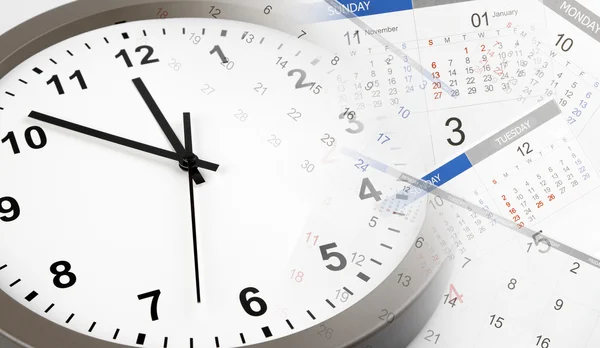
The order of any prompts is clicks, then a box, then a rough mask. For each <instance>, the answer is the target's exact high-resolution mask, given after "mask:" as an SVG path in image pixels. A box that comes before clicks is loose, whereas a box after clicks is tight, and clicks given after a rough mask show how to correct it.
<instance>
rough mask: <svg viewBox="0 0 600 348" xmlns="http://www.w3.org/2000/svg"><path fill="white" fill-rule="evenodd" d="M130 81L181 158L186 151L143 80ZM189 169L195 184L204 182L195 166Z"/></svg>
mask: <svg viewBox="0 0 600 348" xmlns="http://www.w3.org/2000/svg"><path fill="white" fill-rule="evenodd" d="M132 81H133V84H134V85H135V88H136V89H137V90H138V92H139V93H140V95H141V96H142V99H144V102H145V103H146V106H148V109H150V112H151V113H152V116H154V118H155V119H156V122H158V125H159V126H160V128H161V129H162V131H163V133H164V134H165V136H166V137H167V139H168V140H169V142H170V143H171V146H173V149H174V150H175V152H177V154H178V155H180V156H181V158H183V157H184V156H185V154H186V151H185V149H184V148H183V145H182V144H181V141H179V138H177V135H176V134H175V132H174V131H173V128H171V125H170V124H169V122H168V121H167V119H166V118H165V115H163V113H162V111H160V108H159V107H158V105H157V104H156V101H155V100H154V98H152V95H151V94H150V91H148V88H147V87H146V84H144V81H142V79H141V78H139V77H137V78H135V79H133V80H132ZM182 168H183V167H182ZM189 170H190V171H191V172H192V174H193V178H194V181H195V182H196V184H201V183H203V182H204V178H203V177H202V174H200V172H199V171H198V168H196V166H194V167H192V168H191V169H189ZM215 170H216V169H215Z"/></svg>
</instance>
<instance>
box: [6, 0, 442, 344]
mask: <svg viewBox="0 0 600 348" xmlns="http://www.w3.org/2000/svg"><path fill="white" fill-rule="evenodd" d="M233 1H235V0H233ZM280 1H281V0H279V1H273V2H275V3H278V4H277V5H278V6H280V7H279V8H283V7H284V5H283V2H280ZM238 2H239V3H240V4H234V3H231V2H230V3H215V2H210V3H209V2H207V1H204V0H195V1H180V0H163V1H152V0H102V1H87V0H79V1H74V2H71V3H68V4H66V5H63V6H61V7H58V8H55V9H53V10H51V11H48V12H46V13H43V14H41V15H39V16H37V17H34V18H32V19H30V20H28V21H26V22H25V23H22V24H21V25H19V26H17V27H15V28H13V29H11V30H10V31H8V32H6V33H5V34H3V35H1V36H0V47H2V48H3V49H2V51H0V78H2V77H4V76H5V75H6V74H7V73H8V72H10V71H11V70H12V69H13V68H15V67H16V66H17V65H19V64H21V63H22V62H23V61H25V60H26V59H28V58H29V57H31V56H32V55H34V54H36V53H38V52H40V51H42V50H44V49H46V48H48V47H50V46H52V45H54V44H56V43H58V42H60V41H63V40H65V39H67V38H69V37H73V36H75V35H78V34H81V33H84V32H87V31H90V30H94V29H97V28H101V27H105V26H110V25H114V24H115V23H116V22H119V21H123V20H127V21H135V20H144V19H151V18H156V17H155V16H156V13H155V11H156V8H159V7H163V8H169V13H170V15H169V17H170V18H173V17H193V18H210V17H208V12H209V10H208V9H209V8H210V6H212V5H217V4H218V6H220V8H221V9H222V10H223V12H222V13H223V15H222V16H221V17H220V18H225V19H234V20H241V21H245V22H250V23H256V24H260V25H264V26H268V27H270V28H273V29H277V30H280V31H284V32H288V33H298V32H300V29H299V28H300V26H297V25H295V24H294V23H293V21H292V20H288V19H287V18H286V17H282V16H284V15H277V14H272V15H270V16H265V15H264V14H263V11H262V9H258V8H257V9H252V8H248V6H247V5H248V4H249V3H247V2H243V1H241V0H240V1H238ZM274 7H275V6H274ZM282 18H286V19H285V20H282ZM422 233H425V234H426V233H427V232H426V231H422ZM431 238H434V237H433V236H431ZM406 270H415V272H417V271H421V270H420V262H419V261H418V260H417V257H416V249H414V248H413V249H411V252H409V254H408V255H407V256H406V257H405V259H404V260H403V261H402V262H401V263H400V264H399V265H398V267H397V269H396V270H395V271H394V272H392V273H391V274H390V276H389V277H388V278H387V279H386V280H385V281H383V282H382V283H381V284H380V285H379V286H378V287H377V288H376V289H375V290H374V291H372V292H371V293H370V294H368V295H367V296H366V297H365V298H363V299H362V300H360V301H359V302H357V303H356V304H354V305H353V306H351V307H350V308H348V309H346V310H344V311H342V312H340V313H339V314H337V315H336V316H334V317H332V318H331V319H329V320H326V321H324V322H321V323H319V324H318V325H315V326H313V327H311V328H308V329H306V330H303V331H298V332H296V333H294V334H291V335H288V336H284V337H281V338H278V339H274V340H272V341H267V342H264V343H260V344H256V345H251V346H249V347H256V348H275V347H288V348H305V347H324V348H325V347H332V348H333V347H336V348H337V347H353V346H358V345H359V344H360V347H361V348H362V347H369V346H371V347H374V348H384V347H386V348H387V347H390V348H391V347H394V348H398V347H404V346H406V345H408V344H409V343H410V341H412V339H413V338H414V337H415V336H416V335H417V334H418V332H419V331H420V330H421V329H422V327H423V326H424V325H425V323H426V322H427V320H428V319H429V317H430V316H431V314H432V313H433V311H434V310H435V308H436V307H437V305H438V303H439V299H440V298H441V294H442V293H443V290H442V289H444V287H445V286H446V285H447V279H448V277H449V273H450V266H449V265H448V262H447V261H446V262H443V263H442V265H441V266H440V267H438V268H436V269H435V271H434V272H433V273H432V274H430V275H429V276H426V277H424V278H421V283H420V284H419V283H417V282H416V281H415V286H413V287H412V289H411V290H410V291H406V293H403V294H400V296H397V297H395V296H390V295H389V294H390V293H391V292H393V291H398V285H397V282H396V278H397V277H396V274H397V273H399V272H405V271H406ZM397 271H398V272H397ZM391 301H393V303H390V302H391ZM0 308H1V310H0V335H4V336H6V337H8V338H9V339H11V340H12V341H14V342H15V343H17V344H19V345H21V346H24V347H36V348H43V347H65V348H69V347H89V348H95V347H97V348H112V347H114V348H118V347H125V346H123V345H120V344H115V343H111V342H108V341H103V340H100V339H96V338H93V337H91V336H87V335H84V334H81V333H78V332H75V331H73V330H70V329H68V328H66V327H63V326H60V325H58V324H55V323H54V322H51V321H50V320H47V319H45V318H44V317H42V316H40V315H38V314H36V313H34V312H33V311H31V310H29V309H28V308H27V307H25V306H23V305H21V304H20V303H18V302H16V301H15V300H13V299H12V298H11V297H10V296H8V295H7V294H6V293H5V292H3V291H0ZM382 308H387V309H391V308H395V310H391V311H393V312H394V313H395V320H394V321H393V322H392V323H386V322H381V323H379V325H375V326H373V325H369V326H368V327H365V325H364V324H363V323H361V322H362V321H363V320H362V319H363V318H364V316H365V314H366V313H369V314H375V313H377V312H378V311H380V310H381V309H382ZM320 325H326V326H327V327H332V328H336V335H335V336H334V338H332V339H329V340H325V339H324V338H323V337H322V336H319V335H318V334H317V331H318V330H319V326H320ZM340 337H341V338H340Z"/></svg>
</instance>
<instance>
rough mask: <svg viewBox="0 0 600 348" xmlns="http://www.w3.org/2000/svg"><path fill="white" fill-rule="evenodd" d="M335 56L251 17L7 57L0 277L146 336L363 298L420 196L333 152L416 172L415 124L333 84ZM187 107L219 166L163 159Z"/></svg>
mask: <svg viewBox="0 0 600 348" xmlns="http://www.w3.org/2000/svg"><path fill="white" fill-rule="evenodd" d="M338 61H339V58H338V57H336V56H335V54H333V53H329V52H326V51H324V50H321V49H319V48H317V47H314V46H312V45H309V44H308V43H306V42H303V41H302V40H301V39H298V38H297V37H292V36H289V35H286V34H283V33H280V32H276V31H273V30H270V29H267V28H264V27H260V26H256V25H251V24H247V23H241V22H234V21H225V20H206V19H204V20H203V19H165V20H150V21H141V22H132V23H125V24H121V25H116V26H111V27H108V28H103V29H99V30H95V31H92V32H88V33H85V34H82V35H79V36H76V37H74V38H71V39H69V40H66V41H64V42H61V43H59V44H57V45H55V46H53V47H51V48H49V49H47V50H45V51H43V52H41V53H39V54H37V55H35V56H34V57H32V58H31V59H29V60H27V61H25V62H24V63H22V64H21V65H20V66H18V67H17V68H16V69H14V70H13V71H12V72H10V73H9V74H8V75H6V76H5V77H4V78H3V79H2V80H0V92H1V93H2V94H3V95H2V96H0V137H1V138H2V143H0V161H1V163H2V164H1V165H2V168H3V169H2V171H0V203H1V206H0V207H1V209H0V220H1V221H0V289H1V290H2V291H5V292H7V293H8V294H9V295H10V296H12V297H13V298H14V299H15V300H17V301H19V302H21V303H22V304H24V305H25V306H27V307H28V308H30V309H31V310H33V311H35V312H36V313H38V314H39V315H41V316H43V317H46V318H48V319H50V320H52V321H55V322H57V323H59V324H61V325H63V326H65V327H67V328H70V329H72V330H75V331H78V332H82V333H84V334H87V335H91V336H94V337H97V338H100V339H103V340H107V341H111V342H116V343H121V344H125V345H137V346H149V347H171V346H172V347H184V346H197V347H234V346H240V345H243V344H254V343H260V342H263V341H266V340H272V339H275V338H278V337H283V336H287V335H290V334H294V333H295V332H298V331H301V330H303V329H306V328H308V327H311V326H314V325H316V324H318V323H319V322H322V321H324V320H326V319H328V318H331V317H333V316H335V315H337V314H339V313H340V312H341V311H343V310H344V309H345V308H348V307H349V306H351V305H352V304H354V303H356V302H357V301H359V300H360V299H361V298H363V297H364V296H365V295H367V294H368V293H369V292H370V291H372V290H373V289H375V288H376V287H377V286H378V285H379V284H380V282H382V281H383V280H384V279H385V278H386V277H387V276H388V275H389V274H390V272H391V271H392V270H393V269H394V268H395V267H396V266H397V265H398V263H399V262H400V261H401V260H402V258H403V256H404V255H405V254H406V252H407V251H408V249H409V248H410V246H411V245H412V243H413V242H414V240H415V238H416V234H417V232H418V231H419V228H420V223H421V222H422V220H423V210H424V206H423V205H422V202H420V201H419V202H416V203H414V204H411V205H410V206H408V207H406V206H405V203H406V202H409V201H410V199H408V197H406V195H402V194H397V192H399V191H402V190H404V183H402V182H398V181H396V180H395V179H394V178H393V177H390V176H388V175H386V174H384V173H382V172H380V171H379V170H375V169H372V168H369V166H368V165H365V164H364V162H363V163H361V161H360V160H359V161H354V159H351V157H349V156H344V155H343V154H341V153H340V150H342V149H354V150H356V151H360V152H361V153H364V154H365V155H367V156H369V157H371V158H376V159H379V160H381V161H382V162H388V163H390V162H391V163H399V165H401V166H402V169H403V170H405V171H407V172H419V171H422V168H420V167H419V166H418V165H417V164H416V162H418V161H416V160H417V159H418V158H419V156H418V154H414V155H410V154H408V153H407V146H405V145H406V144H408V143H410V139H408V138H409V137H410V136H411V135H410V134H404V133H400V132H399V133H393V134H392V133H381V132H380V129H385V128H382V127H381V123H377V122H372V123H371V122H370V119H369V117H368V115H366V114H360V113H355V112H354V111H353V110H349V109H345V108H343V107H340V106H339V105H338V104H337V101H336V100H335V99H332V97H331V95H334V94H335V93H329V90H328V89H329V88H331V86H330V84H329V83H328V81H329V79H330V78H331V80H334V79H335V78H336V77H335V76H336V75H337V74H338V71H336V66H337V65H338ZM331 85H333V86H337V85H336V84H331ZM333 88H335V87H333ZM159 109H160V111H158V114H161V115H163V116H164V118H165V120H164V122H162V121H161V120H160V117H159V116H157V112H156V111H157V110H159ZM186 114H187V115H189V119H190V122H191V135H192V137H191V145H192V146H193V152H194V153H195V154H196V155H197V156H198V157H199V158H200V159H202V160H203V161H207V162H210V163H214V164H218V169H217V168H214V167H213V168H211V165H208V164H207V163H205V162H203V163H202V164H201V165H200V166H199V168H197V169H198V171H199V174H200V175H201V176H202V179H203V180H200V179H199V177H198V176H196V177H195V179H196V181H197V182H196V183H198V184H197V185H196V183H194V182H192V183H191V184H190V179H189V176H188V173H187V172H186V171H185V170H182V168H181V167H180V165H179V163H178V162H180V160H182V158H183V156H182V153H181V151H182V149H183V147H186V148H187V147H188V145H189V144H187V141H186V140H187V139H186V135H185V134H184V133H185V132H184V128H185V127H184V123H185V122H184V115H186ZM157 121H159V122H157ZM161 122H162V123H161ZM390 122H395V121H394V120H391V121H390ZM165 126H166V127H167V128H172V129H173V131H174V133H175V135H176V138H175V140H176V141H175V143H177V142H179V145H178V146H174V147H173V137H172V136H171V139H168V138H169V135H168V134H167V136H165V135H166V133H165V132H164V131H163V128H165ZM370 126H371V127H370ZM380 127H381V128H380ZM406 127H407V129H409V127H410V126H409V125H407V126H406ZM167 133H168V132H167ZM124 139H128V140H129V141H127V140H124ZM184 144H185V145H184ZM136 147H137V149H135V148H136ZM178 147H179V148H178ZM159 149H161V150H159ZM138 150H146V151H145V152H144V151H138ZM151 152H154V154H153V153H151ZM157 154H158V156H157ZM197 163H198V162H197ZM184 167H185V166H184ZM207 168H208V169H207ZM210 169H212V170H210ZM215 169H216V170H215ZM201 181H204V182H201ZM190 188H191V191H192V192H193V193H192V194H193V200H194V208H195V209H193V208H192V207H191V202H190V201H191V197H190ZM192 209H193V210H192ZM192 216H193V219H192ZM192 221H194V223H195V232H196V233H195V238H194V237H193V236H194V233H193V229H194V227H193V226H192ZM194 239H195V242H196V243H194ZM194 246H195V247H194ZM196 255H197V257H195V256H196ZM196 259H197V260H196ZM404 281H405V282H406V281H407V280H406V279H404ZM408 281H410V280H408Z"/></svg>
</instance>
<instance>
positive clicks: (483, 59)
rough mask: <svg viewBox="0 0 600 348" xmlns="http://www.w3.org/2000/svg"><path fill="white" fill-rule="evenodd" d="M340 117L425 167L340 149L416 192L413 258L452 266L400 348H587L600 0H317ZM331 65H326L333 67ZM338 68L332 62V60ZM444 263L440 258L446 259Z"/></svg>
mask: <svg viewBox="0 0 600 348" xmlns="http://www.w3.org/2000/svg"><path fill="white" fill-rule="evenodd" d="M311 6H314V7H318V8H319V10H318V11H317V13H318V14H319V15H318V16H316V19H315V21H314V23H311V24H310V26H311V28H313V30H318V31H319V32H320V33H322V35H321V39H322V42H326V43H327V44H328V45H329V46H330V47H331V50H332V51H333V52H335V58H334V59H339V61H340V62H349V63H348V64H347V66H348V67H350V68H348V70H347V71H345V72H342V70H341V69H340V70H338V71H337V72H336V74H337V75H336V76H332V78H335V79H336V84H337V87H338V89H337V91H336V92H337V101H336V102H337V103H338V104H339V107H340V113H341V114H344V112H345V113H349V112H351V113H352V115H353V116H355V117H357V118H370V119H375V120H377V121H378V122H379V123H378V124H379V125H380V126H379V129H378V132H377V134H378V136H380V137H384V136H392V135H393V136H404V137H405V138H406V139H410V143H411V145H412V146H411V149H412V150H413V151H414V152H415V153H417V154H418V155H419V156H420V157H421V158H423V159H424V160H425V169H424V171H423V172H407V171H406V170H405V166H406V163H403V162H405V161H403V160H402V158H378V157H376V156H372V155H371V153H372V152H370V151H369V149H368V148H363V149H360V148H352V149H350V148H345V149H343V150H342V153H343V154H344V155H346V156H349V157H351V158H353V159H354V160H355V161H358V163H362V164H363V167H361V168H362V169H363V170H364V171H380V172H384V173H387V174H389V175H391V176H394V177H397V178H398V180H400V181H406V186H405V190H404V191H401V192H396V193H395V194H391V195H390V196H388V197H386V198H385V199H383V200H382V201H381V202H379V209H381V210H382V211H383V210H387V211H392V212H393V213H395V214H397V216H398V218H399V219H403V218H405V219H407V218H409V217H408V216H410V214H411V210H410V209H411V202H412V201H413V200H416V199H417V198H419V197H422V196H423V195H428V205H427V221H426V222H425V225H424V228H426V229H428V230H429V231H430V235H432V236H435V237H430V238H429V239H428V240H425V241H424V245H425V248H424V250H425V251H424V255H425V258H426V259H427V261H429V262H433V263H436V262H437V263H439V262H450V263H452V265H453V266H452V267H453V269H454V271H453V274H452V276H451V280H450V283H449V284H448V285H447V292H446V293H445V294H443V296H442V297H441V298H440V299H439V304H438V308H437V310H436V312H435V314H434V316H433V317H432V318H431V319H430V321H429V322H428V324H427V325H426V327H425V328H424V329H423V330H422V332H421V333H420V334H419V335H418V336H417V338H415V340H414V341H413V342H412V344H411V345H410V347H415V348H427V347H444V348H446V347H452V348H453V347H456V348H463V347H478V348H479V347H481V348H484V347H485V348H488V347H531V348H535V347H541V348H555V347H569V348H571V347H581V348H583V347H588V348H592V347H594V348H597V347H600V325H598V324H600V280H598V279H600V278H599V277H600V261H599V259H600V234H599V233H597V231H596V226H595V225H596V224H595V220H594V217H595V216H596V215H597V213H596V211H597V210H598V209H597V208H598V207H600V205H599V204H598V203H597V202H598V201H599V200H600V191H599V190H598V187H599V186H600V176H599V173H598V171H597V169H596V168H598V166H599V165H600V144H599V141H598V140H597V139H598V134H600V123H599V122H600V121H599V115H598V113H597V111H598V108H599V107H600V80H599V79H598V78H600V65H598V64H597V57H599V56H600V16H598V14H597V13H600V3H597V2H593V1H591V0H587V1H584V0H581V2H576V1H570V0H545V1H536V0H521V1H512V0H509V1H485V0H481V1H425V0H422V1H421V0H414V1H406V0H399V1H383V0H379V1H375V0H371V1H340V2H337V1H329V0H327V1H325V2H321V3H318V4H317V3H315V4H312V5H311ZM332 63H333V62H332ZM336 63H337V61H336ZM444 260H445V261H444Z"/></svg>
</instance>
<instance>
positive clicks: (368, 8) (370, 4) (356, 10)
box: [327, 0, 413, 17]
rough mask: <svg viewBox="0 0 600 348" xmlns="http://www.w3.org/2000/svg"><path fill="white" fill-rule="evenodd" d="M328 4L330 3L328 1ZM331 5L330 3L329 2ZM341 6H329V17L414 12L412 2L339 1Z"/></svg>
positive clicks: (388, 0)
mask: <svg viewBox="0 0 600 348" xmlns="http://www.w3.org/2000/svg"><path fill="white" fill-rule="evenodd" d="M327 2H328V1H327ZM328 3H329V2H328ZM339 3H340V4H341V6H336V5H328V8H327V15H328V16H330V17H333V16H340V15H341V16H342V17H346V16H345V15H352V14H354V15H355V16H357V17H364V16H370V15H375V14H381V13H390V12H398V11H405V10H412V8H413V7H412V0H391V1H390V0H363V1H357V0H339Z"/></svg>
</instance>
